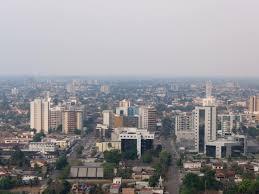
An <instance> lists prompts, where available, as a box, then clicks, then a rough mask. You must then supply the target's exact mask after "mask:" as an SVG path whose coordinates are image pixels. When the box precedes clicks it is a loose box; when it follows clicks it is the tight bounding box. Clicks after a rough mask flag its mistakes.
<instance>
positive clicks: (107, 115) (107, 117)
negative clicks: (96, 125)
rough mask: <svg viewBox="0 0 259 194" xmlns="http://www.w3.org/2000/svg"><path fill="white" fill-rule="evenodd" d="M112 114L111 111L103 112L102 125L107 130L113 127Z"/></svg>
mask: <svg viewBox="0 0 259 194" xmlns="http://www.w3.org/2000/svg"><path fill="white" fill-rule="evenodd" d="M113 120H114V113H113V111H112V110H104V111H103V125H105V126H107V127H108V128H112V127H113Z"/></svg>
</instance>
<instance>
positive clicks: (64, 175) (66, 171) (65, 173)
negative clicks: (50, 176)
mask: <svg viewBox="0 0 259 194" xmlns="http://www.w3.org/2000/svg"><path fill="white" fill-rule="evenodd" d="M69 173H70V165H66V166H65V167H64V168H63V169H62V171H61V172H60V175H59V178H60V179H66V178H68V176H69Z"/></svg>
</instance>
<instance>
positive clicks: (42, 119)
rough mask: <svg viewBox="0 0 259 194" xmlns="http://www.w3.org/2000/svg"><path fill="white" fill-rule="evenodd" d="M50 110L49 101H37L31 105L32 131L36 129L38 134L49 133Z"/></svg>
mask: <svg viewBox="0 0 259 194" xmlns="http://www.w3.org/2000/svg"><path fill="white" fill-rule="evenodd" d="M49 109H50V101H49V99H44V100H42V99H35V100H34V101H32V102H31V103H30V114H31V115H30V126H31V128H32V129H36V130H37V133H40V132H43V133H45V134H47V133H48V131H49Z"/></svg>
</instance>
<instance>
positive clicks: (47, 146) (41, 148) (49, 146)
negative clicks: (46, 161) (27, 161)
mask: <svg viewBox="0 0 259 194" xmlns="http://www.w3.org/2000/svg"><path fill="white" fill-rule="evenodd" d="M56 150H57V146H56V145H55V144H54V143H46V142H31V143H30V144H29V151H31V152H42V153H46V152H55V151H56Z"/></svg>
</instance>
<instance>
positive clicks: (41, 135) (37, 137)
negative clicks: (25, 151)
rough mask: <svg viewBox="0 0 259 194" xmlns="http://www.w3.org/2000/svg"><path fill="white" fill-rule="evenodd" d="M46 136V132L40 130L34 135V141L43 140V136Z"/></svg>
mask: <svg viewBox="0 0 259 194" xmlns="http://www.w3.org/2000/svg"><path fill="white" fill-rule="evenodd" d="M43 137H45V134H44V133H42V132H40V133H36V134H35V135H34V136H33V140H32V141H33V142H40V141H41V140H42V138H43Z"/></svg>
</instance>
